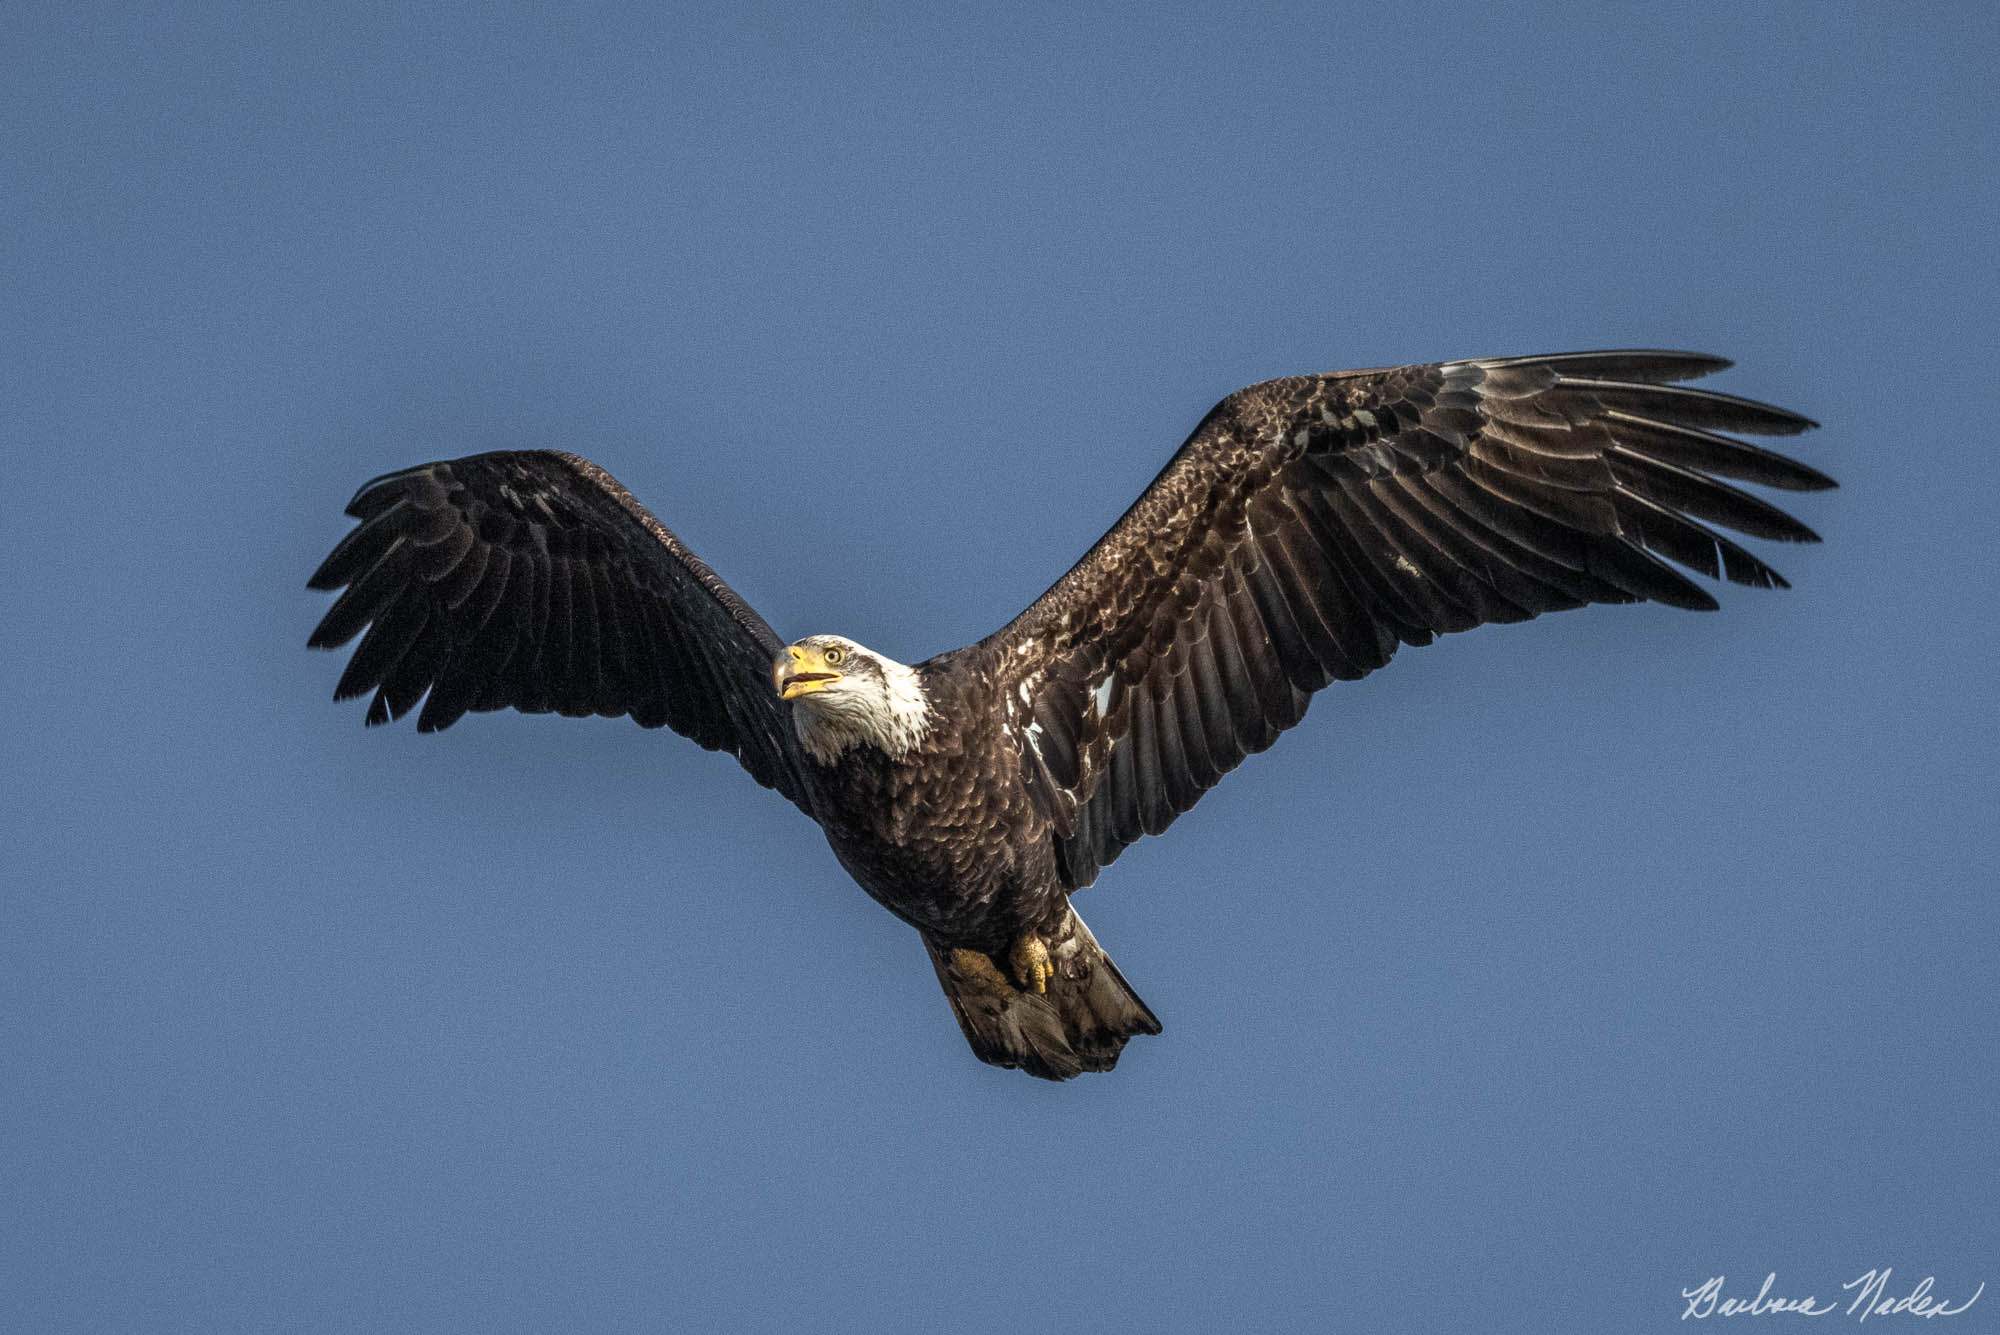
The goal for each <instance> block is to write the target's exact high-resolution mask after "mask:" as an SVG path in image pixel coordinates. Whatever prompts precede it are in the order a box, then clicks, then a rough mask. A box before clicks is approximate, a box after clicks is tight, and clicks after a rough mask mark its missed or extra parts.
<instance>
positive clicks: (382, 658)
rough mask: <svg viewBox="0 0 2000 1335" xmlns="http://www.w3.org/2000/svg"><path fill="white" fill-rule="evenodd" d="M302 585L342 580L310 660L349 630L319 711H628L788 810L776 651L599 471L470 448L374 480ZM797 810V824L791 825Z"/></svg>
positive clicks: (450, 717) (425, 719) (573, 459)
mask: <svg viewBox="0 0 2000 1335" xmlns="http://www.w3.org/2000/svg"><path fill="white" fill-rule="evenodd" d="M347 513H348V514H350V515H352V516H354V518H356V519H358V520H359V521H361V522H360V523H359V525H357V526H356V527H355V528H354V529H353V530H352V531H350V532H349V533H348V534H347V536H346V537H345V538H343V539H341V542H340V545H339V546H337V547H335V548H334V549H333V552H332V553H331V554H330V555H329V556H328V557H327V558H326V560H325V561H324V562H323V563H322V564H321V565H320V568H319V569H318V570H317V571H316V572H314V574H313V577H312V579H311V580H310V581H309V584H310V586H311V587H312V588H315V589H339V588H342V587H345V589H346V592H344V593H342V594H341V595H340V597H339V599H337V600H336V601H335V602H334V604H333V607H332V608H331V609H330V610H328V612H327V614H326V616H325V618H324V619H323V620H321V622H320V623H319V627H318V629H316V630H315V631H313V633H312V638H311V640H310V643H311V645H312V647H314V648H316V649H332V648H337V647H339V646H340V645H343V644H345V643H347V642H348V641H349V640H351V639H353V638H354V636H355V635H357V634H359V633H360V632H361V631H362V629H363V628H364V627H365V628H367V631H368V633H367V634H366V635H365V636H363V638H362V641H361V646H360V647H359V648H358V649H356V650H355V651H354V656H353V657H352V658H351V659H350V660H349V661H348V664H347V670H346V671H345V672H344V673H343V674H342V675H341V678H340V684H339V685H338V686H336V687H335V688H334V698H335V699H337V700H345V699H349V698H351V697H354V696H359V695H366V694H368V693H369V692H370V691H372V692H374V695H375V698H374V700H373V702H372V703H370V705H369V706H368V722H369V723H371V724H375V723H386V722H388V721H389V720H390V719H394V718H401V717H402V716H403V714H404V713H405V712H407V711H408V710H409V709H411V708H412V707H413V706H415V704H416V703H417V701H418V700H419V699H422V700H423V701H424V707H423V711H422V712H421V713H420V714H419V715H418V718H417V731H419V732H433V731H436V730H437V729H440V728H448V727H450V726H451V725H452V724H453V723H455V722H457V721H458V719H459V718H461V717H462V716H463V715H464V714H465V713H466V712H467V711H469V710H488V709H503V708H507V707H510V706H511V707H512V708H515V709H518V710H521V711H522V712H523V713H529V714H537V713H548V712H550V711H555V712H558V713H563V714H569V715H585V714H602V715H606V716H616V715H619V714H630V715H631V716H632V719H633V721H634V722H636V723H638V724H639V725H640V726H641V727H647V728H657V727H659V726H661V725H662V724H665V725H667V726H669V727H671V728H673V730H674V731H675V732H678V733H680V734H681V735H682V736H684V737H689V738H692V739H693V740H694V741H696V742H698V743H700V744H701V745H702V746H704V747H706V748H707V749H709V750H711V751H728V752H730V753H731V754H733V755H735V756H736V758H737V759H738V760H740V761H741V762H742V764H743V768H744V769H746V770H748V771H749V772H750V776H751V777H752V778H754V779H755V780H757V782H759V783H761V784H763V785H765V786H766V787H768V788H775V789H777V790H778V791H779V792H781V793H783V794H784V795H785V796H786V797H788V798H790V799H791V800H792V801H793V802H795V803H798V804H799V805H800V807H801V808H802V809H803V808H804V807H805V805H806V797H805V785H804V783H803V782H802V781H801V775H802V773H803V769H802V762H801V759H800V754H799V746H798V739H797V736H796V735H795V734H794V733H793V731H792V726H791V722H790V720H789V718H788V717H787V716H786V713H785V710H784V708H783V706H782V705H781V704H780V702H779V700H778V696H777V693H776V692H775V691H774V690H773V689H772V687H771V676H770V671H771V662H772V660H773V659H774V658H775V657H776V656H777V655H778V654H780V653H781V652H783V650H784V642H783V641H781V640H780V639H779V638H778V636H777V634H776V633H775V632H774V631H773V630H772V629H771V628H770V626H768V625H767V624H765V622H764V619H763V618H762V617H760V616H758V615H757V613H756V612H755V611H754V610H752V609H751V607H750V606H749V605H748V604H746V603H745V602H744V601H743V600H742V599H741V598H739V597H737V596H736V594H735V592H734V591H733V590H731V589H730V587H729V586H728V585H727V584H724V583H723V582H722V580H721V579H720V578H718V577H717V575H716V574H715V572H714V571H713V570H710V569H709V568H708V567H707V566H706V565H704V564H703V563H702V562H701V560H700V559H699V558H697V557H696V556H695V555H694V553H692V552H690V551H688V549H687V548H686V547H684V546H682V545H681V543H680V540H679V539H677V538H676V537H674V535H673V534H672V533H670V532H668V531H667V529H666V527H665V526H664V525H662V524H661V523H660V521H659V520H657V519H655V518H654V517H653V516H652V515H651V514H650V513H649V512H648V511H647V510H646V508H645V507H644V506H642V505H640V504H639V502H638V501H636V500H634V499H633V498H632V495H631V493H630V492H628V491H626V490H625V488H624V487H622V486H620V485H619V484H618V482H617V480H616V479H615V478H613V477H612V476H611V475H610V474H609V473H606V472H605V471H604V470H603V469H601V468H599V467H597V465H595V464H593V463H591V462H590V461H589V460H587V459H582V458H579V457H578V456H576V455H573V454H560V453H557V452H555V451H550V450H536V451H529V452H522V453H495V454H476V455H472V456H471V457H469V458H464V459H452V460H447V461H443V462H439V463H430V464H421V465H419V466H417V467H415V468H409V469H404V470H403V471H401V472H398V473H390V474H388V475H387V476H385V477H380V478H377V479H375V480H374V481H373V482H370V483H368V484H367V485H366V486H364V487H362V488H361V490H360V491H359V492H357V493H355V496H354V499H353V500H352V501H350V502H349V503H348V506H347ZM808 814H810V813H808Z"/></svg>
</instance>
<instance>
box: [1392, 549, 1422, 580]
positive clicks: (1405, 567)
mask: <svg viewBox="0 0 2000 1335" xmlns="http://www.w3.org/2000/svg"><path fill="white" fill-rule="evenodd" d="M1396 569H1398V570H1400V571H1402V572H1403V573H1404V574H1405V575H1415V576H1416V577H1417V578H1418V579H1422V578H1423V577H1424V572H1423V571H1421V570H1419V569H1417V568H1416V567H1415V566H1414V565H1412V564H1410V558H1409V557H1407V556H1405V555H1403V554H1402V553H1401V552H1397V553H1396Z"/></svg>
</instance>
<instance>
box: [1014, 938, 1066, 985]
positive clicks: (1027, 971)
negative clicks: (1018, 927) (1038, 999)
mask: <svg viewBox="0 0 2000 1335" xmlns="http://www.w3.org/2000/svg"><path fill="white" fill-rule="evenodd" d="M1008 963H1010V964H1012V965H1013V966H1014V977H1016V978H1018V979H1020V980H1021V990H1022V991H1023V992H1044V993H1045V992H1047V991H1048V990H1049V979H1051V978H1053V977H1055V973H1056V966H1055V965H1053V964H1051V963H1049V948H1048V946H1046V945H1044V944H1043V943H1042V938H1041V937H1040V936H1038V935H1037V934H1035V933H1034V932H1025V933H1023V934H1022V936H1021V939H1020V940H1018V941H1016V942H1015V943H1014V950H1013V953H1012V955H1011V956H1010V958H1009V960H1008Z"/></svg>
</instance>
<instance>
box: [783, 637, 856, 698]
mask: <svg viewBox="0 0 2000 1335" xmlns="http://www.w3.org/2000/svg"><path fill="white" fill-rule="evenodd" d="M839 680H840V674H839V673H838V672H835V671H834V670H833V669H832V668H830V667H828V666H827V665H826V660H825V659H824V658H822V657H821V656H820V654H819V652H818V651H817V650H814V649H807V648H803V647H801V646H799V645H796V644H795V645H792V646H791V647H790V648H788V649H786V650H785V652H784V653H783V654H782V655H780V656H779V658H778V661H777V662H775V663H773V664H771V685H772V686H773V687H774V688H775V689H776V690H777V692H778V698H779V699H780V700H796V699H798V698H799V697H800V696H802V695H811V694H812V693H813V692H814V691H823V690H825V689H826V688H827V687H829V686H831V685H833V683H835V682H837V681H839Z"/></svg>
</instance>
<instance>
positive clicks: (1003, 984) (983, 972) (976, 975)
mask: <svg viewBox="0 0 2000 1335" xmlns="http://www.w3.org/2000/svg"><path fill="white" fill-rule="evenodd" d="M951 968H952V972H953V973H956V974H958V975H960V976H961V977H963V978H965V979H967V980H969V981H971V982H974V983H977V984H979V986H980V987H982V988H983V989H984V990H986V991H988V992H991V993H992V994H993V995H995V996H997V997H1006V996H1010V995H1012V994H1013V991H1014V985H1013V984H1012V983H1010V982H1008V981H1007V975H1006V974H1004V973H1001V972H1000V966H999V965H997V964H995V963H994V962H993V961H992V960H991V959H989V958H987V956H986V955H985V954H983V953H981V952H980V951H977V950H967V949H965V948H964V947H963V946H959V947H956V948H954V949H953V950H952V952H951Z"/></svg>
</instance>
